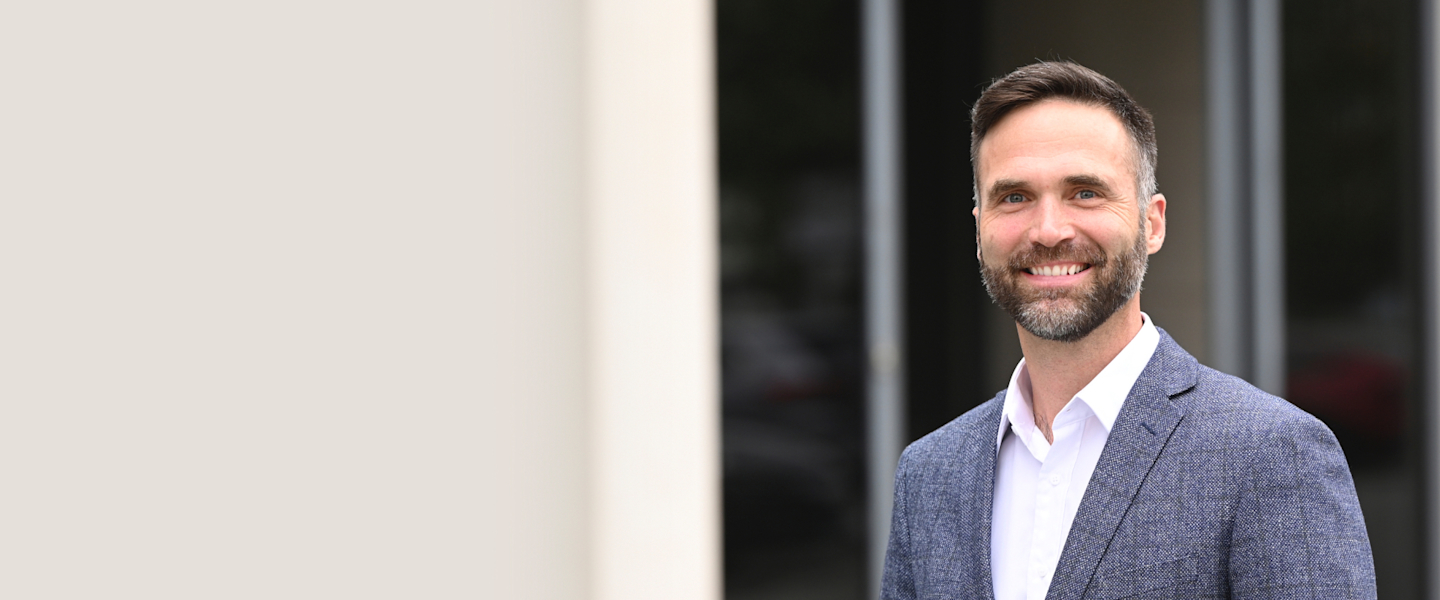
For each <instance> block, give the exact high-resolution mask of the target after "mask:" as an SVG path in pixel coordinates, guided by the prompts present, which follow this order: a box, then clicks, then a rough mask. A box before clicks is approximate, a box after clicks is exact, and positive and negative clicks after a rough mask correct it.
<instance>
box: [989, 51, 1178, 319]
mask: <svg viewBox="0 0 1440 600" xmlns="http://www.w3.org/2000/svg"><path fill="white" fill-rule="evenodd" d="M973 114H974V119H975V122H974V127H973V136H974V137H973V138H972V145H971V153H972V156H973V166H974V169H975V184H976V207H975V210H974V214H975V219H976V242H977V255H978V256H979V258H980V265H981V275H982V276H983V277H984V280H985V286H986V289H987V290H989V291H990V295H991V297H992V298H994V299H995V302H996V303H997V304H999V305H1000V306H1001V307H1002V308H1004V309H1005V310H1006V311H1007V312H1009V313H1010V314H1011V316H1013V317H1014V318H1015V320H1016V322H1017V323H1019V324H1020V326H1021V327H1023V328H1024V329H1025V330H1026V331H1028V332H1030V333H1031V334H1033V335H1035V336H1037V337H1040V338H1043V339H1048V340H1055V341H1064V342H1071V341H1076V340H1079V339H1082V338H1084V337H1085V336H1087V335H1089V334H1090V333H1091V332H1092V331H1094V330H1095V329H1096V328H1098V327H1099V326H1101V325H1102V324H1104V323H1105V322H1106V321H1107V320H1109V319H1110V318H1111V317H1112V316H1114V315H1115V314H1116V313H1117V312H1118V311H1120V310H1121V309H1122V308H1125V307H1127V305H1132V304H1133V306H1131V307H1130V309H1131V310H1134V311H1135V312H1136V313H1137V314H1138V311H1139V304H1138V298H1137V297H1136V294H1137V292H1138V291H1139V289H1140V282H1141V280H1142V279H1143V278H1144V275H1145V267H1146V262H1147V259H1148V256H1149V255H1150V254H1153V253H1154V252H1156V251H1157V250H1159V249H1160V246H1161V244H1162V243H1163V242H1164V238H1165V198H1164V196H1161V195H1159V194H1153V193H1152V192H1151V191H1150V190H1153V189H1154V183H1153V181H1154V176H1153V173H1154V156H1155V150H1154V148H1155V141H1154V140H1155V134H1154V128H1153V126H1152V125H1151V121H1150V117H1149V115H1148V114H1147V113H1146V112H1145V111H1144V109H1142V108H1140V107H1139V106H1138V105H1136V104H1135V103H1134V101H1133V100H1131V99H1130V97H1129V95H1128V94H1126V93H1125V91H1124V90H1123V89H1121V88H1120V87H1119V86H1118V85H1116V84H1115V83H1114V82H1112V81H1110V80H1109V79H1106V78H1105V77H1104V76H1101V75H1099V74H1098V73H1095V72H1094V71H1091V70H1089V69H1086V68H1084V67H1081V66H1079V65H1074V64H1069V63H1040V64H1037V65H1031V66H1029V67H1024V68H1022V69H1020V70H1018V71H1016V72H1014V73H1011V74H1010V75H1008V76H1006V77H1005V78H1003V79H1001V80H999V81H997V82H996V83H995V84H993V85H992V86H991V87H990V88H989V89H988V90H986V91H985V93H984V95H982V96H981V98H980V100H979V102H977V103H976V106H975V110H974V111H973ZM1146 148H1149V150H1148V151H1147V150H1146ZM1147 154H1148V156H1149V158H1148V159H1147V158H1145V156H1146V155H1147Z"/></svg>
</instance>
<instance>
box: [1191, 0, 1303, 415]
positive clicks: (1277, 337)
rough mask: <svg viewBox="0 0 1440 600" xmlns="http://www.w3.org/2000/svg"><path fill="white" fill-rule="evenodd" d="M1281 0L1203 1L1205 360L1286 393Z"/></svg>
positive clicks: (1275, 390) (1261, 386) (1276, 392)
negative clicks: (1207, 279) (1207, 210)
mask: <svg viewBox="0 0 1440 600" xmlns="http://www.w3.org/2000/svg"><path fill="white" fill-rule="evenodd" d="M1280 8H1281V7H1280V2H1279V0H1209V1H1208V2H1206V25H1207V32H1206V46H1207V49H1206V61H1207V63H1208V64H1207V66H1206V79H1207V98H1206V100H1207V105H1208V106H1207V117H1208V120H1209V123H1208V128H1209V131H1208V137H1209V147H1208V149H1207V159H1208V161H1209V165H1208V172H1209V173H1208V181H1207V184H1208V187H1209V196H1210V198H1209V205H1210V214H1209V227H1210V233H1209V260H1210V270H1209V274H1210V282H1209V319H1210V357H1209V362H1210V363H1211V364H1212V365H1214V366H1215V367H1216V368H1218V369H1220V370H1222V371H1225V372H1227V373H1232V374H1235V375H1238V376H1240V377H1244V378H1245V379H1247V380H1249V381H1250V382H1251V383H1254V384H1255V385H1256V386H1258V387H1260V388H1261V389H1264V390H1265V391H1268V392H1271V393H1274V394H1281V395H1283V394H1284V391H1285V389H1284V388H1285V231H1284V225H1285V204H1284V176H1285V173H1284V153H1283V148H1284V139H1283V135H1284V112H1283V106H1282V104H1281V102H1282V99H1283V96H1282V92H1283V84H1284V78H1283V56H1282V54H1283V52H1282V50H1283V49H1282V47H1281V25H1282V23H1281V12H1280Z"/></svg>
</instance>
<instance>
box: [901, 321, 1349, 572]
mask: <svg viewBox="0 0 1440 600" xmlns="http://www.w3.org/2000/svg"><path fill="white" fill-rule="evenodd" d="M1004 396H1005V393H1004V392H1001V393H1000V394H999V395H997V396H996V397H995V398H993V399H991V400H990V401H988V402H986V403H985V404H982V405H980V406H979V407H977V408H975V409H974V410H972V411H970V412H967V413H965V414H964V415H962V416H961V417H959V418H957V419H955V420H954V421H951V422H950V423H948V424H946V425H945V426H944V427H941V428H940V429H937V430H936V431H935V432H933V433H931V434H930V435H927V436H925V437H924V438H922V439H920V440H919V441H916V442H915V443H914V444H911V445H910V447H909V448H906V449H905V452H904V454H903V455H902V456H901V458H900V467H899V470H898V472H897V474H896V478H895V513H894V520H893V521H892V525H891V532H890V546H889V551H888V552H887V553H886V557H885V577H884V581H883V583H882V591H881V598H883V599H885V600H904V599H910V598H917V599H927V600H932V599H940V598H946V599H950V598H955V599H972V598H983V599H991V598H993V597H994V592H993V585H992V584H991V580H990V514H991V506H990V504H991V499H992V498H993V496H994V486H995V455H996V449H995V433H996V432H997V431H998V430H999V427H1000V411H1001V406H1002V405H1003V403H1004ZM1374 597H1375V567H1374V565H1373V563H1372V562H1371V558H1370V541H1369V538H1368V537H1366V534H1365V522H1364V519H1363V517H1362V516H1361V514H1360V504H1359V502H1358V501H1357V500H1356V498H1355V484H1354V482H1353V481H1352V480H1351V479H1350V470H1349V468H1348V467H1347V466H1346V464H1345V455H1344V454H1343V453H1342V452H1341V451H1340V446H1339V444H1337V443H1336V441H1335V436H1334V435H1333V434H1331V433H1330V430H1329V429H1328V428H1326V427H1325V425H1323V424H1322V423H1320V421H1318V420H1316V419H1315V418H1314V417H1312V416H1310V415H1309V414H1306V413H1305V412H1304V411H1301V410H1300V409H1298V408H1296V407H1295V406H1294V405H1292V404H1290V403H1288V402H1286V401H1284V400H1281V399H1279V398H1276V397H1274V396H1271V395H1268V394H1266V393H1264V392H1262V391H1260V390H1258V389H1256V388H1254V387H1252V386H1250V385H1249V384H1247V383H1245V382H1244V381H1241V380H1240V379H1237V378H1235V377H1231V376H1229V375H1225V374H1223V373H1220V372H1218V371H1215V370H1214V369H1210V368H1208V367H1205V366H1202V365H1200V364H1199V363H1198V362H1196V361H1195V359H1194V357H1192V356H1190V355H1189V354H1188V353H1186V352H1185V351H1184V350H1183V349H1181V348H1180V346H1179V345H1178V344H1176V343H1175V340H1173V339H1171V338H1170V336H1169V335H1168V334H1166V333H1165V332H1164V331H1163V330H1162V331H1161V332H1160V345H1159V347H1158V348H1156V350H1155V356H1154V357H1152V358H1151V359H1150V363H1149V364H1148V365H1146V367H1145V370H1144V371H1143V372H1142V373H1141V374H1140V379H1139V380H1138V381H1136V382H1135V387H1134V388H1133V389H1131V390H1130V395H1129V396H1128V397H1126V399H1125V404H1124V406H1123V407H1122V408H1121V409H1120V415H1119V416H1118V417H1117V418H1116V420H1115V424H1114V427H1113V428H1112V429H1111V431H1110V437H1109V440H1108V441H1107V442H1106V444H1105V449H1104V450H1103V451H1102V453H1101V455H1100V462H1099V464H1098V465H1096V467H1095V474H1094V476H1093V477H1092V478H1091V480H1090V485H1089V486H1088V487H1087V488H1086V490H1085V496H1084V497H1083V498H1082V499H1081V501H1080V507H1079V510H1078V512H1077V513H1076V515H1075V523H1074V525H1072V526H1071V528H1070V536H1069V538H1067V539H1066V541H1065V549H1064V551H1063V552H1062V553H1061V555H1060V563H1059V565H1058V566H1057V567H1056V569H1055V576H1054V579H1053V580H1052V581H1051V582H1050V591H1049V593H1048V594H1047V596H1046V598H1049V599H1055V600H1060V599H1080V598H1093V599H1097V600H1102V599H1110V598H1177V599H1178V598H1185V599H1195V598H1374Z"/></svg>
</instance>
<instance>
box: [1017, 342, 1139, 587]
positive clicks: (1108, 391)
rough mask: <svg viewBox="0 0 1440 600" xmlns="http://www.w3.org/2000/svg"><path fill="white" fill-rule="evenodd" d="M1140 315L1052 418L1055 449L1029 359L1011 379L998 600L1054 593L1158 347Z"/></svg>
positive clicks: (1021, 362)
mask: <svg viewBox="0 0 1440 600" xmlns="http://www.w3.org/2000/svg"><path fill="white" fill-rule="evenodd" d="M1140 314H1141V321H1142V325H1141V327H1140V330H1139V331H1137V332H1136V333H1135V336H1134V337H1133V338H1131V340H1130V342H1129V343H1128V344H1126V345H1125V347H1124V348H1122V349H1121V350H1120V352H1119V354H1116V355H1115V358H1114V359H1112V360H1111V361H1110V363H1109V364H1107V365H1105V368H1104V369H1101V371H1100V373H1098V374H1097V375H1096V376H1095V378H1094V379H1092V380H1091V381H1090V382H1089V383H1087V384H1085V387H1084V388H1081V390H1080V391H1079V392H1078V393H1076V395H1075V397H1074V398H1073V399H1071V400H1070V402H1068V403H1066V405H1065V406H1064V407H1063V408H1062V409H1061V410H1060V412H1059V414H1057V415H1055V419H1054V421H1053V423H1052V425H1051V427H1052V430H1053V434H1054V437H1055V443H1054V445H1053V446H1052V445H1051V444H1050V443H1049V442H1047V441H1046V440H1045V434H1044V433H1043V432H1041V431H1040V428H1039V427H1036V426H1035V417H1034V412H1032V410H1031V407H1032V406H1033V405H1032V403H1031V401H1030V371H1029V369H1027V368H1026V366H1025V359H1023V358H1022V359H1020V364H1019V365H1017V366H1016V367H1015V373H1014V374H1013V375H1011V377H1010V386H1009V387H1007V388H1006V389H1005V402H1004V408H1003V409H1002V411H1001V415H1000V428H999V429H1000V432H1001V433H1002V434H1004V433H1005V432H1006V430H1007V429H1008V430H1010V431H1011V433H1010V434H1009V435H1008V436H1004V437H1002V438H1001V441H1002V442H1003V443H1000V444H999V446H1000V447H999V455H998V456H997V458H996V460H997V461H999V462H998V463H997V464H996V475H995V501H994V503H993V505H992V509H993V510H992V516H991V519H992V520H991V526H990V561H991V562H990V576H991V578H992V580H993V582H994V584H995V597H996V598H997V599H999V600H1044V598H1045V594H1046V592H1047V591H1048V590H1049V587H1050V578H1051V577H1052V576H1054V574H1055V567H1056V566H1057V565H1059V563H1060V553H1061V551H1062V550H1064V549H1065V548H1064V547H1065V537H1066V536H1067V535H1069V534H1070V524H1071V523H1073V522H1074V521H1075V513H1076V512H1077V511H1078V510H1079V508H1080V500H1081V498H1082V497H1083V495H1084V494H1085V488H1086V486H1087V484H1088V483H1089V482H1090V476H1091V474H1093V473H1094V472H1095V465H1096V464H1098V463H1099V462H1100V452H1101V450H1102V449H1103V448H1104V447H1105V441H1106V439H1107V438H1108V437H1109V435H1110V427H1111V426H1113V425H1114V424H1115V419H1116V418H1117V417H1118V416H1119V415H1120V407H1121V406H1123V405H1124V404H1125V396H1127V395H1129V394H1130V389H1131V388H1133V387H1134V386H1135V381H1136V380H1138V379H1140V374H1141V373H1142V372H1144V371H1145V366H1146V365H1148V364H1149V363H1150V358H1151V357H1153V356H1154V355H1155V348H1157V347H1158V346H1159V345H1160V332H1159V331H1158V330H1156V329H1155V324H1154V323H1153V322H1152V321H1151V320H1150V317H1149V315H1146V314H1145V313H1140ZM997 443H998V442H997Z"/></svg>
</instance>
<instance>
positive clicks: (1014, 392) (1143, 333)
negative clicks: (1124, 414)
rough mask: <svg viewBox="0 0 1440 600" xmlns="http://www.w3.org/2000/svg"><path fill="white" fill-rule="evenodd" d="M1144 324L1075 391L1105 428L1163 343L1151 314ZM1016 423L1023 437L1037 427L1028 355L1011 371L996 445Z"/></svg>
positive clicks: (1026, 436)
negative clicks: (1032, 400)
mask: <svg viewBox="0 0 1440 600" xmlns="http://www.w3.org/2000/svg"><path fill="white" fill-rule="evenodd" d="M1140 316H1141V317H1142V318H1143V319H1144V324H1142V325H1141V326H1140V331H1139V332H1138V333H1136V334H1135V337H1134V338H1131V340H1130V343H1128V344H1126V345H1125V348H1124V349H1122V350H1120V354H1117V355H1115V358H1114V359H1112V360H1111V361H1110V364H1107V365H1105V368H1104V369H1101V370H1100V373H1099V374H1098V375H1096V376H1095V378H1094V379H1091V380H1090V383H1088V384H1086V385H1085V387H1084V388H1081V390H1080V392H1079V393H1077V394H1075V397H1076V398H1079V399H1080V400H1081V401H1082V402H1084V403H1085V405H1086V406H1087V407H1089V408H1090V411H1091V412H1093V413H1094V414H1095V417H1096V418H1097V419H1099V420H1100V424H1101V425H1103V426H1104V427H1105V431H1107V432H1108V431H1110V427H1111V426H1113V425H1114V424H1115V419H1116V417H1118V416H1119V415H1120V407H1121V406H1123V405H1124V404H1125V397H1126V396H1128V395H1130V388H1132V387H1135V382H1136V381H1137V380H1139V379H1140V373H1141V372H1142V371H1144V370H1145V365H1147V364H1149V363H1150V357H1152V356H1154V355H1155V348H1156V347H1158V346H1159V345H1160V332H1159V331H1158V330H1156V329H1155V324H1154V323H1153V322H1152V321H1151V320H1150V315H1147V314H1145V313H1143V312H1142V313H1140ZM1011 424H1014V426H1015V428H1016V429H1017V432H1016V433H1017V434H1021V437H1022V438H1023V439H1029V435H1030V434H1031V433H1032V431H1031V430H1033V429H1034V428H1035V413H1034V412H1032V411H1031V408H1030V371H1029V369H1028V368H1027V367H1026V366H1025V359H1024V358H1021V359H1020V364H1018V365H1015V371H1014V373H1012V374H1011V375H1010V385H1009V387H1007V388H1006V389H1005V406H1004V407H1003V409H1002V411H1001V416H1000V428H999V430H998V431H996V433H995V447H996V448H999V447H1000V442H1001V440H1003V439H1004V438H1005V429H1006V428H1008V427H1010V425H1011Z"/></svg>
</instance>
